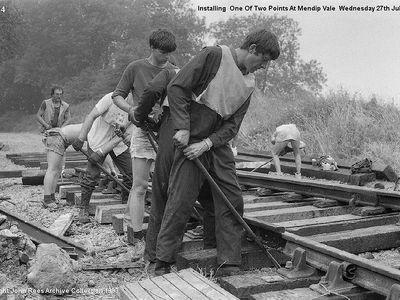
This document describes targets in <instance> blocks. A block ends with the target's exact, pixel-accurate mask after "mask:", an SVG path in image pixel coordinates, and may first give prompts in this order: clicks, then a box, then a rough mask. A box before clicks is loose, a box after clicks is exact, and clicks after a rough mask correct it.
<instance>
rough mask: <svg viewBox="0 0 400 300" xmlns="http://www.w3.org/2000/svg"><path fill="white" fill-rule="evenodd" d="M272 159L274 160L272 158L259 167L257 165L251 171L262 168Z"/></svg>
mask: <svg viewBox="0 0 400 300" xmlns="http://www.w3.org/2000/svg"><path fill="white" fill-rule="evenodd" d="M272 160H273V158H271V159H270V160H269V161H267V162H265V163H263V164H262V165H260V166H258V167H256V168H254V169H253V170H251V171H250V172H255V171H257V170H258V169H260V168H262V167H264V166H265V165H267V164H269V163H270V162H271V161H272Z"/></svg>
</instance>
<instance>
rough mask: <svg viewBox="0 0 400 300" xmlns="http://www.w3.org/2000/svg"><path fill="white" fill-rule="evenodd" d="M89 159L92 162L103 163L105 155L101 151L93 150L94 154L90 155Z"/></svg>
mask: <svg viewBox="0 0 400 300" xmlns="http://www.w3.org/2000/svg"><path fill="white" fill-rule="evenodd" d="M88 160H89V161H90V162H91V163H92V164H101V163H103V161H104V155H103V153H102V152H100V151H97V152H93V153H92V154H90V155H89V157H88Z"/></svg>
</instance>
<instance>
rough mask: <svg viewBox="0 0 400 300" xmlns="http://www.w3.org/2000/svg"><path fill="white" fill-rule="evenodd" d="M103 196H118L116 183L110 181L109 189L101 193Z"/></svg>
mask: <svg viewBox="0 0 400 300" xmlns="http://www.w3.org/2000/svg"><path fill="white" fill-rule="evenodd" d="M101 193H102V194H116V193H117V190H116V189H115V188H114V181H110V182H109V183H108V185H107V188H106V189H104V190H102V191H101Z"/></svg>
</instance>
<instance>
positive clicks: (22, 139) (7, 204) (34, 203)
mask: <svg viewBox="0 0 400 300" xmlns="http://www.w3.org/2000/svg"><path fill="white" fill-rule="evenodd" d="M0 142H2V143H3V144H6V145H7V146H8V149H7V150H6V151H3V150H1V151H0V170H19V169H26V167H25V166H17V165H14V164H13V163H12V162H11V161H10V160H9V159H7V158H6V154H7V153H21V152H43V151H44V148H43V144H42V142H41V136H40V134H33V133H18V134H14V133H12V134H11V133H0ZM0 195H1V196H10V197H11V199H10V200H9V201H0V208H5V209H7V210H9V211H11V212H14V213H17V214H18V215H20V216H22V217H24V218H26V219H27V220H28V221H30V222H36V223H37V224H39V225H41V226H43V227H46V228H48V227H50V226H51V224H52V223H53V222H54V220H55V219H57V217H59V216H60V215H63V214H66V213H70V212H72V213H74V214H76V213H77V209H76V208H75V207H69V206H64V207H62V208H61V209H59V210H57V211H49V210H48V209H44V208H43V207H42V205H41V202H40V201H41V200H42V199H43V186H23V185H22V181H21V178H8V179H0ZM61 202H63V201H61ZM67 235H68V237H69V238H71V239H72V240H73V241H74V242H77V243H81V244H83V245H84V246H85V247H86V248H87V249H89V252H90V253H91V254H92V255H90V254H88V255H87V256H85V257H83V258H80V259H79V260H78V261H77V263H76V264H75V265H76V269H77V272H76V277H77V282H78V283H77V290H76V293H75V294H69V295H64V296H58V297H56V296H55V295H39V294H37V293H34V292H33V293H32V292H30V293H27V292H26V291H25V290H26V289H28V288H31V287H30V286H29V285H28V284H27V282H26V275H27V273H28V271H27V269H28V268H27V267H26V265H21V266H20V268H17V269H18V270H15V272H14V273H11V274H3V273H2V272H1V271H2V270H1V267H0V278H1V277H2V278H4V277H6V279H7V280H6V282H7V284H6V287H7V288H9V289H13V290H14V291H16V292H17V294H16V295H15V296H17V298H16V299H35V300H36V299H118V287H119V286H120V285H122V284H124V283H126V282H134V281H137V280H141V279H143V278H146V277H147V276H148V274H147V273H146V272H145V271H144V264H143V263H142V262H140V261H139V262H138V264H137V268H132V269H129V270H118V269H114V270H111V271H105V270H103V271H83V270H82V267H83V266H84V264H89V263H117V262H121V261H130V260H132V258H137V257H138V256H140V254H141V253H142V251H143V248H142V247H141V248H139V247H136V248H135V247H133V246H130V245H127V244H126V243H125V242H124V238H123V236H118V235H117V234H116V233H115V231H114V230H113V228H112V226H111V225H99V224H97V223H95V222H93V223H91V224H88V225H85V226H77V225H76V224H75V222H74V223H73V224H72V225H71V226H70V228H69V229H68V231H67ZM114 246H120V247H118V248H117V250H110V251H104V250H105V249H107V248H112V247H114ZM93 254H95V255H93ZM0 281H1V280H0ZM0 288H4V287H0ZM0 298H1V296H0Z"/></svg>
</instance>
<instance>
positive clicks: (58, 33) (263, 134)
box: [0, 0, 400, 170]
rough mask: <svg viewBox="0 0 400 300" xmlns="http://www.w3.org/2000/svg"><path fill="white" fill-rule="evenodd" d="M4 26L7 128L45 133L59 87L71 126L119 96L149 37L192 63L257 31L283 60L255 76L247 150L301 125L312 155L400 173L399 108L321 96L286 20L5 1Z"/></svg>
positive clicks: (136, 3) (2, 90)
mask: <svg viewBox="0 0 400 300" xmlns="http://www.w3.org/2000/svg"><path fill="white" fill-rule="evenodd" d="M5 3H6V7H7V13H6V14H1V15H0V16H1V18H2V19H1V22H2V26H1V27H0V131H3V132H12V131H36V132H37V131H38V125H37V123H36V121H35V117H34V113H36V111H37V109H38V107H39V105H40V103H41V102H42V100H43V99H46V98H48V97H49V91H50V88H51V86H53V85H61V86H63V87H64V90H65V94H64V97H65V100H66V101H67V102H69V103H70V104H72V113H73V120H74V122H76V123H78V122H82V121H83V119H84V117H85V115H86V114H87V113H88V112H89V111H90V109H91V108H92V107H93V105H94V103H96V101H97V100H98V99H99V98H100V97H101V96H102V95H104V94H105V93H108V92H110V91H112V90H113V89H114V88H115V86H116V84H117V82H118V80H119V77H120V76H121V74H122V72H123V70H124V68H125V67H126V65H127V64H128V63H129V62H130V61H132V60H135V59H138V58H143V57H146V56H147V55H149V46H148V41H147V39H148V36H149V34H150V32H151V31H152V30H154V29H156V28H168V29H169V30H171V31H172V32H174V34H175V35H176V37H177V44H178V49H177V51H176V52H175V53H174V57H175V58H176V60H177V61H178V64H179V65H183V64H184V63H186V62H188V61H189V59H190V58H191V57H193V55H195V54H196V53H197V52H198V51H199V50H200V49H201V47H203V46H204V45H206V44H207V39H206V37H211V38H213V39H214V40H215V41H216V43H219V44H226V45H231V46H234V47H237V46H240V41H241V40H243V38H244V36H245V35H246V34H247V33H248V32H249V31H250V30H252V29H255V28H258V27H267V28H269V29H270V30H271V31H273V32H274V33H275V34H276V35H277V36H278V38H279V41H280V45H281V56H280V57H279V58H278V59H277V60H276V61H274V62H272V63H271V65H270V67H269V69H268V70H261V71H258V72H257V73H256V80H257V87H258V90H257V92H256V93H255V95H254V97H253V100H252V103H251V106H250V109H249V112H248V114H247V116H246V118H245V121H244V122H243V125H242V128H241V131H240V133H239V141H240V143H241V144H242V146H243V147H247V148H249V149H255V150H268V149H269V146H270V143H269V137H270V135H271V133H272V132H273V130H274V129H275V128H276V126H279V125H281V124H284V123H291V122H292V123H295V124H297V126H298V127H299V128H300V130H301V132H302V136H303V139H304V141H305V142H306V143H307V151H308V153H313V154H317V155H322V154H323V153H326V154H331V155H332V156H334V157H335V158H350V159H353V160H356V159H361V158H364V157H369V158H371V159H373V160H377V159H381V160H384V161H385V162H387V163H390V164H392V165H393V166H394V167H395V168H396V169H398V170H400V162H399V160H400V158H399V157H400V155H399V154H400V153H399V150H398V148H399V147H398V146H399V145H400V136H399V133H398V130H397V128H399V125H400V113H399V110H398V109H397V108H396V107H395V106H393V105H388V104H380V102H379V99H375V98H372V99H363V98H361V97H360V96H359V95H357V94H354V95H351V94H349V93H348V92H346V91H344V90H338V91H330V93H328V94H327V95H321V91H322V88H323V87H324V85H325V83H326V80H327V76H328V75H329V74H325V73H324V71H323V69H322V66H321V65H320V64H319V62H318V61H316V60H311V61H304V60H303V59H302V58H301V57H300V56H299V47H300V45H299V42H298V38H299V36H300V35H301V28H300V27H299V25H298V23H297V22H295V21H294V20H292V19H290V18H288V17H278V16H275V15H271V16H266V15H250V16H246V17H231V18H230V19H228V20H226V21H221V22H217V23H214V24H211V25H210V26H208V27H207V26H206V24H205V20H204V19H201V18H199V17H198V16H197V15H196V12H195V10H194V9H192V5H191V3H190V1H189V0H172V1H169V0H133V1H132V0H116V1H109V0H68V1H65V0H6V2H5Z"/></svg>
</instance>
